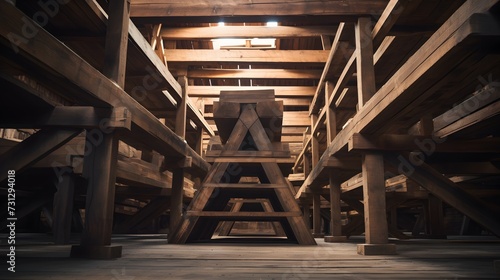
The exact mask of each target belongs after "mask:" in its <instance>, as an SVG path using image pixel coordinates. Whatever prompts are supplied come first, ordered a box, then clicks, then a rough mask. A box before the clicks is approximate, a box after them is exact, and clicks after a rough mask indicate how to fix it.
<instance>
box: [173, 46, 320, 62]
mask: <svg viewBox="0 0 500 280" xmlns="http://www.w3.org/2000/svg"><path fill="white" fill-rule="evenodd" d="M328 52H329V51H321V50H285V51H284V50H186V49H176V50H168V51H166V52H165V56H166V57H167V61H168V63H169V65H170V64H175V65H179V64H181V65H205V64H207V63H213V64H216V65H219V64H221V63H239V64H241V63H301V64H316V65H323V64H324V63H325V62H326V59H327V57H328Z"/></svg>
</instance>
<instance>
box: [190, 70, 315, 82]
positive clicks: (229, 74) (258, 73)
mask: <svg viewBox="0 0 500 280" xmlns="http://www.w3.org/2000/svg"><path fill="white" fill-rule="evenodd" d="M187 76H188V77H189V78H192V79H194V78H204V79H302V80H318V79H319V78H320V76H321V70H314V69H194V70H189V71H188V73H187Z"/></svg>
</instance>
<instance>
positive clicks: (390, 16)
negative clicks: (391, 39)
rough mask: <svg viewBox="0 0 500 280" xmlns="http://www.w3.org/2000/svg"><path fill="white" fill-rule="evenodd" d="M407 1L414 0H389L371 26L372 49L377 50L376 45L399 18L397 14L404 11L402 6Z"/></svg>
mask: <svg viewBox="0 0 500 280" xmlns="http://www.w3.org/2000/svg"><path fill="white" fill-rule="evenodd" d="M408 1H414V0H390V1H389V3H388V4H387V6H386V7H385V9H384V11H383V12H382V14H381V15H380V18H379V19H378V21H377V23H376V24H375V26H374V27H373V30H372V33H371V37H372V39H373V50H374V51H375V50H377V49H378V47H379V46H380V45H381V44H382V42H383V41H384V38H385V36H386V35H387V34H389V31H390V30H391V28H392V27H393V26H394V24H395V23H396V21H397V20H398V19H399V16H401V14H402V13H403V11H404V8H405V6H406V4H407V2H408ZM420 1H421V0H417V2H420ZM412 4H415V3H412Z"/></svg>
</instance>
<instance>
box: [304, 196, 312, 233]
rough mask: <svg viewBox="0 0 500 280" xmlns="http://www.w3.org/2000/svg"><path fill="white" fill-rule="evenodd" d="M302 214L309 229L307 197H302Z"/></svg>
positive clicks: (309, 218)
mask: <svg viewBox="0 0 500 280" xmlns="http://www.w3.org/2000/svg"><path fill="white" fill-rule="evenodd" d="M302 211H303V213H302V216H303V218H304V222H305V223H306V226H307V228H308V229H309V230H311V208H310V204H309V200H308V199H302Z"/></svg>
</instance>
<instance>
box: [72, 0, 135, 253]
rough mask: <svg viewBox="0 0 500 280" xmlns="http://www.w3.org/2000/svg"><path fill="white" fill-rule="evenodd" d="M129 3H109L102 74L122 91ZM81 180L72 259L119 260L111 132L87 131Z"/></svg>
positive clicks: (115, 150)
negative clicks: (82, 201)
mask: <svg viewBox="0 0 500 280" xmlns="http://www.w3.org/2000/svg"><path fill="white" fill-rule="evenodd" d="M129 4H130V3H129V1H127V0H115V1H111V2H110V3H109V11H110V13H109V18H108V24H107V29H106V46H105V50H104V55H105V57H104V69H103V74H104V75H106V76H107V77H108V78H109V79H111V80H113V81H115V82H116V83H117V84H118V85H119V86H120V87H122V88H124V87H125V68H126V60H127V45H128V24H129ZM117 102H118V101H117ZM86 139H87V141H86V145H87V150H88V151H90V152H88V153H87V154H86V156H85V158H84V164H83V177H84V178H85V179H86V180H87V184H88V185H87V198H86V206H85V228H84V231H83V235H82V240H81V244H80V245H79V246H73V247H72V248H71V256H72V257H85V258H98V259H110V258H119V257H121V253H122V247H121V246H110V244H111V232H112V228H113V214H114V202H115V183H116V162H117V156H118V139H117V138H116V136H115V134H114V133H113V132H108V131H106V132H104V131H101V130H95V129H94V130H87V133H86Z"/></svg>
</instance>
